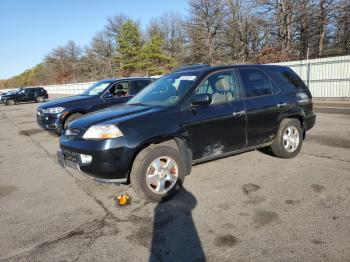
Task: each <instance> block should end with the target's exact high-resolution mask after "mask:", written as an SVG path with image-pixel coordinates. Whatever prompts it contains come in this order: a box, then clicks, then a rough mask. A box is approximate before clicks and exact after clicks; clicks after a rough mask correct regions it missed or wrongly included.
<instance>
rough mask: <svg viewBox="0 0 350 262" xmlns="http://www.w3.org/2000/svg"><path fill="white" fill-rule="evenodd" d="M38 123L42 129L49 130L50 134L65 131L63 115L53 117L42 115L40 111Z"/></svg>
mask: <svg viewBox="0 0 350 262" xmlns="http://www.w3.org/2000/svg"><path fill="white" fill-rule="evenodd" d="M36 122H37V124H38V125H39V126H40V127H41V128H42V129H45V130H48V131H50V132H54V133H57V134H60V133H61V132H62V130H63V124H62V114H58V115H52V114H45V113H40V112H39V111H38V113H37V116H36Z"/></svg>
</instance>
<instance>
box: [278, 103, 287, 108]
mask: <svg viewBox="0 0 350 262" xmlns="http://www.w3.org/2000/svg"><path fill="white" fill-rule="evenodd" d="M286 106H287V103H278V104H277V107H286Z"/></svg>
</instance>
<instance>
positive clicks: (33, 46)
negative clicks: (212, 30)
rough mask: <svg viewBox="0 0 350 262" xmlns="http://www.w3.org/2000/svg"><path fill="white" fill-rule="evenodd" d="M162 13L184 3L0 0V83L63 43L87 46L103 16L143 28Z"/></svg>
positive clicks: (159, 0)
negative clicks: (125, 17) (124, 17)
mask: <svg viewBox="0 0 350 262" xmlns="http://www.w3.org/2000/svg"><path fill="white" fill-rule="evenodd" d="M168 11H173V12H179V13H182V14H184V13H185V12H186V11H187V0H144V1H143V0H0V79H7V78H10V77H12V76H14V75H17V74H20V73H22V72H23V71H24V70H26V69H30V68H31V67H33V66H35V65H36V64H38V63H40V62H41V61H42V59H43V58H44V56H45V55H46V54H47V53H49V52H50V51H51V50H52V49H53V48H56V47H57V46H59V45H65V44H66V43H67V42H68V41H69V40H74V41H75V42H76V43H77V44H79V45H80V46H82V47H84V46H86V45H88V44H89V43H90V41H91V39H92V37H93V36H94V34H95V33H96V32H98V31H101V30H103V28H104V26H105V25H106V24H107V18H108V17H112V16H114V15H116V14H120V13H123V14H125V15H128V16H130V17H132V18H134V19H136V20H139V21H141V24H142V25H143V26H145V25H147V23H148V21H149V20H150V19H151V18H152V17H158V16H160V15H161V14H163V13H164V12H168Z"/></svg>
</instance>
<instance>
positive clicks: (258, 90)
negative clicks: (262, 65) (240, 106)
mask: <svg viewBox="0 0 350 262" xmlns="http://www.w3.org/2000/svg"><path fill="white" fill-rule="evenodd" d="M239 73H240V76H241V79H242V83H243V86H244V90H245V94H246V97H256V96H264V95H270V94H272V86H271V82H270V79H269V78H268V77H267V76H266V75H265V74H264V73H263V72H262V71H260V70H257V69H240V70H239Z"/></svg>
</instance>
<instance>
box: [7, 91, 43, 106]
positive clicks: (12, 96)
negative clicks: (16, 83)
mask: <svg viewBox="0 0 350 262" xmlns="http://www.w3.org/2000/svg"><path fill="white" fill-rule="evenodd" d="M48 98H49V96H48V94H47V91H46V90H45V89H44V88H42V87H27V88H19V89H17V90H16V91H11V92H8V93H6V94H5V95H2V96H1V101H2V102H3V103H4V104H5V105H9V106H10V105H15V104H17V103H20V102H37V103H42V102H44V101H45V99H48Z"/></svg>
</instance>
